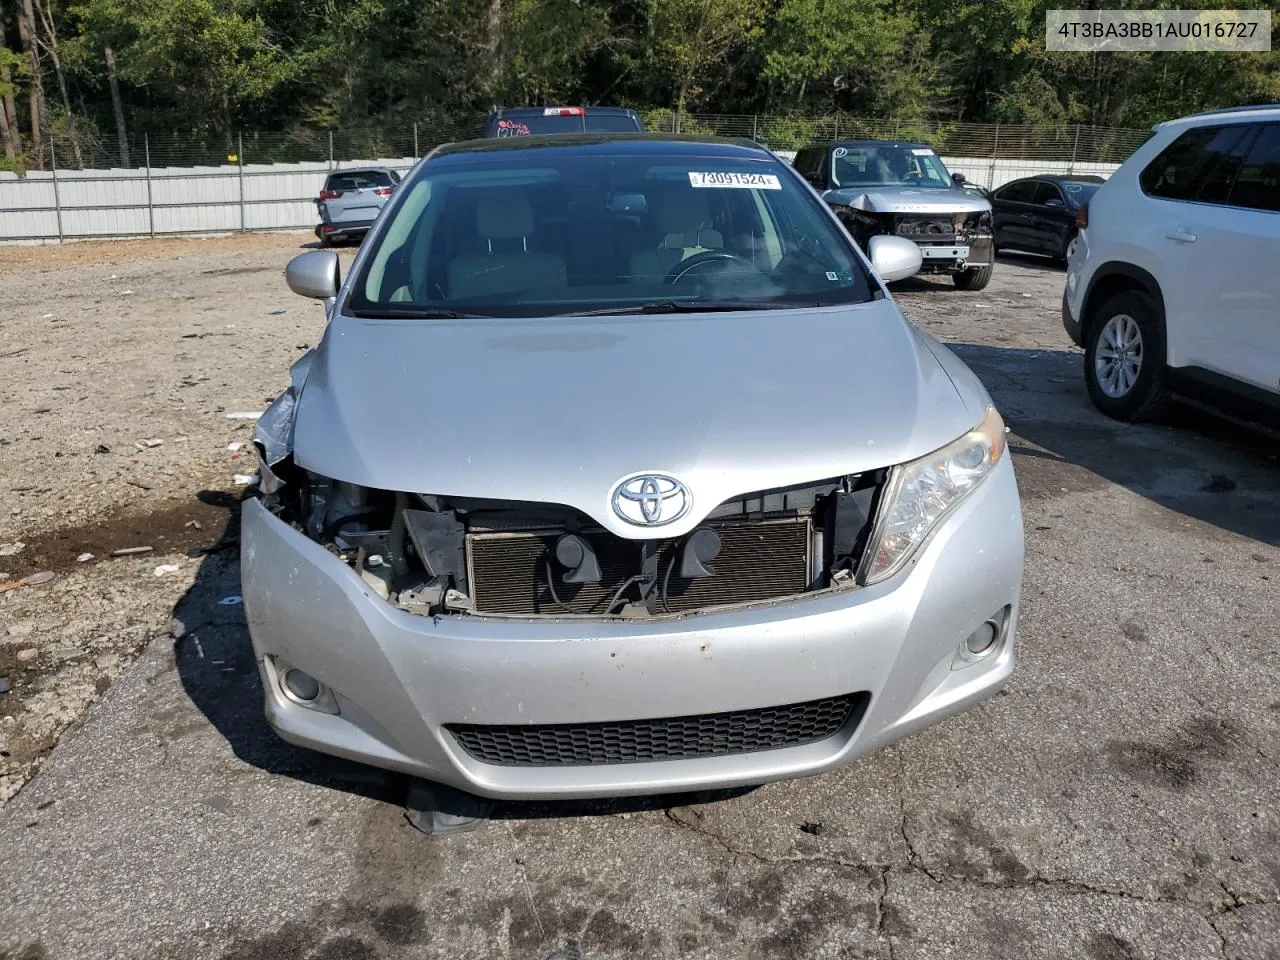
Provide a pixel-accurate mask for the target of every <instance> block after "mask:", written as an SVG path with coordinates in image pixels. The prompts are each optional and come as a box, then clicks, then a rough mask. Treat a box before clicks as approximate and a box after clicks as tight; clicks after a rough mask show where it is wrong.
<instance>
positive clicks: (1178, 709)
mask: <svg viewBox="0 0 1280 960" xmlns="http://www.w3.org/2000/svg"><path fill="white" fill-rule="evenodd" d="M1061 283H1062V273H1061V270H1057V269H1055V268H1053V267H1051V266H1048V265H1047V264H1040V263H1039V262H1037V261H1035V260H1033V259H1031V258H1027V259H1025V260H1014V261H1007V262H1002V263H1001V264H1000V265H999V266H998V267H997V270H996V275H995V280H994V281H993V284H992V286H991V287H990V288H989V289H988V290H986V291H983V292H982V293H978V294H972V293H961V292H958V291H955V290H954V289H952V287H951V285H950V284H949V283H941V282H923V281H915V282H911V283H908V284H905V285H904V286H903V288H902V289H901V290H900V291H899V293H898V296H899V298H900V299H901V301H902V303H903V306H904V309H905V310H906V311H907V313H908V315H909V316H911V317H912V318H913V319H916V320H917V321H919V322H920V323H921V325H922V326H923V327H924V328H925V329H928V330H929V331H930V332H932V333H933V334H935V335H937V336H939V337H941V338H943V339H945V340H946V341H947V342H948V343H949V344H950V345H952V346H953V347H954V348H955V349H956V351H957V353H959V354H960V356H961V357H962V358H963V359H964V360H965V361H966V362H968V363H969V364H970V365H971V366H973V368H974V369H975V370H976V371H977V372H978V373H979V375H980V376H981V377H982V379H983V380H984V382H985V383H986V384H987V385H988V388H989V389H990V390H991V391H992V393H993V395H994V397H995V399H996V401H997V403H998V405H999V406H1000V408H1001V410H1002V412H1003V413H1004V415H1005V418H1006V420H1007V421H1008V423H1009V424H1010V426H1011V427H1012V429H1013V435H1012V436H1011V444H1012V449H1013V453H1014V457H1015V464H1016V467H1017V470H1018V479H1019V485H1020V489H1021V491H1022V496H1023V498H1024V512H1025V524H1026V536H1027V565H1026V577H1025V582H1024V592H1023V608H1022V614H1021V620H1020V628H1019V636H1018V641H1019V645H1020V646H1019V653H1020V663H1019V667H1018V671H1017V673H1016V675H1015V677H1014V679H1013V681H1012V682H1011V684H1010V685H1009V687H1008V688H1007V689H1006V690H1005V691H1004V693H1003V694H1002V695H1001V696H998V697H996V698H994V699H992V700H991V701H989V702H987V703H986V704H984V705H982V706H981V707H979V708H978V709H975V710H972V711H970V712H968V713H966V714H964V715H962V716H960V717H957V718H955V719H953V720H951V721H948V722H946V723H944V724H942V725H940V726H937V727H934V728H932V729H930V730H928V731H926V732H924V733H922V734H920V735H917V736H915V737H913V738H911V739H909V740H906V741H904V742H902V743H901V744H900V745H898V746H896V747H894V748H891V749H889V750H886V751H883V752H881V753H878V754H876V755H873V756H870V757H867V758H864V759H862V760H860V761H858V762H856V763H855V764H853V765H852V766H850V767H848V768H847V769H844V770H842V771H840V772H837V773H832V774H828V775H825V776H821V777H815V778H811V779H806V780H799V781H792V782H786V783H776V784H770V785H767V786H763V787H760V788H757V789H754V790H750V791H743V792H739V793H737V794H735V795H732V796H727V797H705V796H697V797H674V798H656V799H655V798H648V799H643V800H637V801H634V802H631V801H614V802H608V803H595V804H592V803H583V804H552V805H544V806H538V807H526V806H505V807H502V808H500V809H499V810H498V811H497V816H496V818H495V819H494V820H493V821H492V822H490V823H489V824H488V825H487V826H485V827H484V828H483V829H481V830H478V831H476V832H473V833H469V834H463V835H458V836H453V837H448V838H429V837H426V836H424V835H422V834H420V833H418V832H417V831H415V830H414V829H413V828H412V826H410V824H409V823H408V822H407V821H406V819H405V816H404V811H403V809H402V806H401V802H402V801H403V798H404V792H405V789H406V784H405V783H404V781H402V780H399V779H396V778H385V777H382V776H380V775H376V774H374V773H373V772H372V771H363V770H360V769H358V768H338V767H334V766H331V765H329V764H327V763H325V762H323V761H322V760H321V759H320V758H317V757H315V756H314V755H311V754H308V753H306V752H304V751H300V750H297V749H294V748H292V747H289V746H287V745H285V744H284V743H282V742H281V741H279V740H278V739H277V738H275V736H274V735H273V734H272V733H271V731H270V730H269V729H268V728H267V727H266V725H265V723H264V722H263V720H262V718H261V710H260V691H259V684H258V678H257V673H256V671H255V669H254V666H253V659H252V653H251V650H250V647H249V641H248V636H247V633H246V631H245V628H244V623H243V619H242V612H241V609H242V608H239V607H235V606H223V605H219V604H218V603H217V600H218V599H220V598H222V597H225V596H227V595H230V594H235V593H238V592H239V588H238V577H239V569H238V563H237V560H236V558H235V557H234V556H233V555H232V554H230V553H219V554H213V555H210V556H208V557H207V558H205V560H204V561H203V564H204V566H203V568H202V570H201V572H200V575H199V576H198V577H197V578H196V582H195V586H194V587H193V588H192V590H191V592H190V593H189V594H188V595H187V596H186V597H184V598H183V600H182V601H181V602H180V603H179V604H178V606H177V608H176V610H175V611H174V616H175V618H176V620H177V621H178V623H179V624H180V625H181V626H180V627H179V628H177V629H175V630H174V632H175V633H179V634H181V636H180V637H179V638H178V639H176V640H175V639H174V638H173V637H171V636H169V637H157V638H156V639H154V640H153V641H152V642H151V644H150V645H149V647H148V648H147V651H146V653H145V654H144V655H143V657H142V658H141V659H140V660H139V661H138V662H136V663H135V664H134V665H133V667H132V668H131V669H130V670H129V671H128V672H127V673H126V674H125V675H124V676H123V677H122V678H121V679H120V681H119V682H117V683H116V685H115V686H114V687H112V688H111V689H110V690H109V691H108V692H107V694H106V696H105V697H104V698H103V699H102V701H101V702H100V703H98V704H97V705H96V707H94V708H93V710H92V711H91V712H90V714H89V716H88V717H87V719H86V720H85V722H84V723H83V724H82V725H81V726H80V727H79V728H78V729H76V730H74V731H72V732H71V733H69V734H68V735H66V736H65V737H64V738H63V740H62V742H61V743H60V744H59V746H58V747H57V748H56V749H55V750H54V752H53V754H52V755H51V756H50V757H49V758H48V759H47V761H46V762H45V764H44V766H43V769H42V770H41V772H40V773H39V775H38V776H37V777H36V778H35V779H34V780H33V781H32V782H31V783H30V784H28V785H27V786H26V787H25V788H24V789H23V790H22V792H21V793H19V794H18V796H17V797H16V798H15V799H14V800H13V801H12V802H10V803H9V804H8V805H7V806H6V807H5V808H4V809H3V810H2V811H0V960H99V958H115V957H129V958H135V960H158V958H174V960H179V958H181V960H186V958H197V957H198V958H206V957H207V958H216V960H377V958H386V960H390V958H397V960H399V958H427V957H432V958H435V957H440V958H449V960H469V958H509V960H548V958H552V957H554V958H556V960H579V958H580V960H606V958H623V957H626V958H660V957H681V958H684V957H688V958H694V957H707V958H710V957H715V958H721V957H733V958H757V957H758V958H769V960H783V958H797V960H798V958H805V960H808V958H827V957H830V958H836V957H839V958H870V957H876V958H892V960H909V958H910V960H914V958H920V960H925V958H928V960H940V958H966V960H981V958H1016V960H1027V958H1042V957H1043V958H1064V960H1065V958H1073V960H1074V958H1084V960H1134V958H1150V960H1155V958H1159V960H1182V958H1187V960H1202V958H1219V957H1225V958H1232V960H1244V958H1251V960H1263V958H1275V957H1277V956H1280V812H1278V811H1277V803H1276V800H1277V797H1278V796H1280V789H1278V788H1280V771H1278V770H1277V766H1276V758H1277V757H1280V680H1277V677H1280V642H1278V641H1280V512H1277V510H1276V505H1277V503H1280V470H1278V469H1277V459H1276V444H1275V441H1274V438H1270V437H1267V436H1264V435H1259V434H1254V433H1251V432H1249V431H1245V430H1240V429H1238V428H1236V427H1234V426H1231V425H1229V424H1225V423H1222V422H1219V421H1217V420H1215V419H1213V418H1211V417H1206V416H1204V415H1201V414H1198V413H1194V412H1179V413H1177V414H1175V415H1174V416H1173V417H1172V418H1171V419H1170V421H1169V422H1166V423H1161V424H1154V425H1144V426H1137V427H1135V426H1126V425H1122V424H1118V423H1114V422H1112V421H1109V420H1106V419H1105V418H1103V417H1102V416H1101V415H1099V414H1097V413H1096V412H1095V411H1094V410H1093V408H1092V407H1091V406H1090V405H1089V403H1088V400H1087V398H1086V396H1085V392H1084V386H1083V382H1082V379H1081V357H1080V354H1079V352H1078V351H1076V350H1074V349H1073V348H1070V345H1069V344H1068V342H1067V340H1066V337H1065V334H1063V333H1062V330H1061V327H1060V325H1059V320H1058V314H1057V302H1058V301H1057V298H1058V295H1059V293H1060V290H1061ZM1028 293H1029V294H1030V296H1026V294H1028ZM281 376H282V378H283V376H284V371H283V370H282V371H281ZM228 522H234V517H233V516H231V515H229V516H228Z"/></svg>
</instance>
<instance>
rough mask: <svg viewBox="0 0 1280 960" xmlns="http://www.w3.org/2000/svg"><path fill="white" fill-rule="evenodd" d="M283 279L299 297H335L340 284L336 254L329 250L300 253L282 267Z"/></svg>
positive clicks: (339, 270)
mask: <svg viewBox="0 0 1280 960" xmlns="http://www.w3.org/2000/svg"><path fill="white" fill-rule="evenodd" d="M284 280H285V283H287V284H289V289H290V290H292V291H293V292H294V293H296V294H297V295H298V296H300V297H311V298H312V299H314V300H327V299H329V298H330V297H336V296H337V295H338V288H339V287H340V286H341V285H342V275H341V268H340V267H339V265H338V255H337V254H336V253H334V252H333V251H331V250H312V251H310V252H308V253H300V254H298V256H296V257H294V258H293V259H292V260H290V261H289V265H288V266H287V267H285V268H284Z"/></svg>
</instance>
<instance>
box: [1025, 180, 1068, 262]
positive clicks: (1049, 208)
mask: <svg viewBox="0 0 1280 960" xmlns="http://www.w3.org/2000/svg"><path fill="white" fill-rule="evenodd" d="M1074 219H1075V218H1074V217H1073V216H1071V215H1070V214H1069V213H1068V211H1067V200H1066V197H1064V196H1063V195H1062V190H1061V189H1060V188H1059V187H1058V185H1057V184H1056V183H1053V182H1051V181H1049V180H1041V181H1039V182H1037V183H1036V192H1035V194H1034V195H1033V196H1032V198H1031V209H1030V211H1029V219H1028V220H1027V234H1028V239H1029V240H1030V241H1031V242H1032V243H1034V244H1035V248H1036V250H1038V251H1039V252H1041V253H1047V254H1050V255H1051V256H1055V257H1056V256H1058V255H1059V254H1061V253H1062V248H1063V244H1064V242H1065V240H1066V235H1067V227H1068V222H1069V221H1071V220H1074Z"/></svg>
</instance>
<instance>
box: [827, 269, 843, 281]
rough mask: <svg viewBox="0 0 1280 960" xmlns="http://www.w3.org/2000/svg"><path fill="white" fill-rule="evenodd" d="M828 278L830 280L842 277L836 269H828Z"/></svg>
mask: <svg viewBox="0 0 1280 960" xmlns="http://www.w3.org/2000/svg"><path fill="white" fill-rule="evenodd" d="M827 279H828V280H839V279H840V274H838V273H836V272H834V271H832V270H828V271H827Z"/></svg>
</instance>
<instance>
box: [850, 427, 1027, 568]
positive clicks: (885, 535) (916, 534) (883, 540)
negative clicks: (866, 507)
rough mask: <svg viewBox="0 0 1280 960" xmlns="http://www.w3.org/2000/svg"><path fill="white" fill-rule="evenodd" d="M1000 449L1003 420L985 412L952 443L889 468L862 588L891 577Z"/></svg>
mask: <svg viewBox="0 0 1280 960" xmlns="http://www.w3.org/2000/svg"><path fill="white" fill-rule="evenodd" d="M1004 448H1005V442H1004V421H1003V420H1002V419H1000V414H998V413H996V411H995V410H994V409H989V410H988V411H987V415H986V416H985V417H983V419H982V422H981V423H979V424H978V425H977V426H976V427H974V428H973V429H972V430H970V431H969V432H968V433H966V434H965V435H964V436H962V437H960V438H959V439H958V440H955V441H953V442H952V443H949V444H947V445H946V446H945V447H943V448H942V449H941V450H935V451H934V452H933V453H930V454H928V455H927V456H924V457H921V458H920V459H919V460H912V461H911V462H910V463H904V464H902V465H900V466H898V467H895V468H894V470H893V473H892V476H891V477H890V478H889V488H888V489H887V490H886V491H885V493H884V499H883V501H882V502H881V504H880V509H879V511H878V515H877V518H876V526H875V530H874V532H873V534H872V538H871V542H870V543H869V544H868V545H867V554H866V557H867V559H866V560H865V561H864V564H863V576H862V580H863V583H867V584H871V583H877V582H879V581H881V580H884V579H885V578H886V577H891V576H893V575H894V574H895V573H897V572H898V571H899V570H900V569H901V568H902V565H903V564H905V563H906V562H907V560H909V559H910V558H911V555H912V554H914V553H915V552H916V550H917V549H918V548H919V546H920V545H921V544H922V543H924V541H925V540H927V539H928V537H929V534H930V533H931V532H932V531H933V528H934V527H936V526H937V525H938V524H939V523H940V522H941V521H942V519H943V518H944V517H946V516H947V515H948V514H949V513H951V511H952V510H954V509H955V508H956V506H957V505H959V503H960V501H962V500H963V499H964V498H965V497H966V496H968V495H969V493H970V492H971V491H973V490H974V489H975V488H976V487H977V486H978V484H980V483H981V482H982V481H983V480H984V479H986V477H987V475H988V474H989V473H991V471H992V470H994V469H995V466H996V464H997V463H999V462H1000V458H1001V457H1002V456H1003V455H1004Z"/></svg>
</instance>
